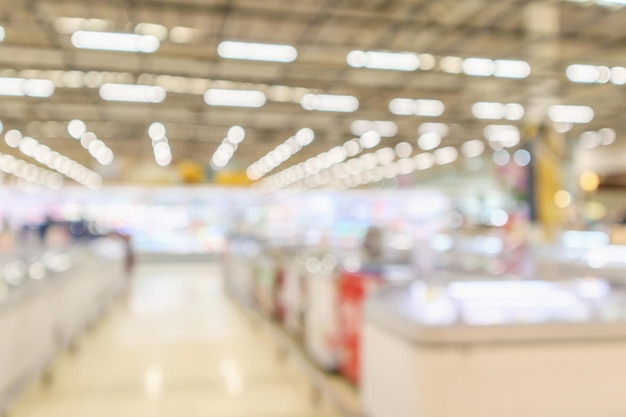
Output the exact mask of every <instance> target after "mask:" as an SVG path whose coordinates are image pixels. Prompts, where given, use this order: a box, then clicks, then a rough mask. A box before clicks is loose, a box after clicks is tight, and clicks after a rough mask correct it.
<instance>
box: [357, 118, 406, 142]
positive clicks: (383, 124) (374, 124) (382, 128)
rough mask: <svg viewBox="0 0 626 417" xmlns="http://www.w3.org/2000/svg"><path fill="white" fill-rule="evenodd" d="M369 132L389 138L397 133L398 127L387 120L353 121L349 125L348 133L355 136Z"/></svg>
mask: <svg viewBox="0 0 626 417" xmlns="http://www.w3.org/2000/svg"><path fill="white" fill-rule="evenodd" d="M370 130H375V131H377V132H378V133H380V135H381V136H383V137H386V138H390V137H393V136H395V135H396V134H397V133H398V125H397V124H396V123H395V122H392V121H388V120H355V121H353V122H352V123H351V124H350V132H352V134H354V135H357V136H360V135H362V134H363V133H365V132H368V131H370Z"/></svg>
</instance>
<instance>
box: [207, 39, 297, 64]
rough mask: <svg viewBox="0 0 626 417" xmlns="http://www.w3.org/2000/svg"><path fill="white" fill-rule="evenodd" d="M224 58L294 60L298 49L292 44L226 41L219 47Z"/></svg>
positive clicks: (218, 51) (272, 60)
mask: <svg viewBox="0 0 626 417" xmlns="http://www.w3.org/2000/svg"><path fill="white" fill-rule="evenodd" d="M217 53H218V54H219V55H220V56H221V57H222V58H230V59H244V60H252V61H270V62H293V61H295V60H296V58H297V57H298V51H297V50H296V48H294V47H293V46H291V45H276V44H269V43H248V42H233V41H224V42H221V43H220V44H219V45H218V47H217Z"/></svg>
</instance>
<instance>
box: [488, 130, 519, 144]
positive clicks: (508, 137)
mask: <svg viewBox="0 0 626 417" xmlns="http://www.w3.org/2000/svg"><path fill="white" fill-rule="evenodd" d="M483 133H484V135H485V138H487V140H489V141H490V142H494V143H496V144H499V145H501V147H505V148H510V147H512V146H515V145H517V144H518V143H519V142H520V131H519V129H518V128H517V126H513V125H488V126H485V129H483Z"/></svg>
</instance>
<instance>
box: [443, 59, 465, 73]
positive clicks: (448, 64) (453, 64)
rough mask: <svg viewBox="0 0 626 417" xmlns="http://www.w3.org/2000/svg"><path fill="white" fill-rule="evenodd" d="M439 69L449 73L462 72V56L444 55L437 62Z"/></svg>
mask: <svg viewBox="0 0 626 417" xmlns="http://www.w3.org/2000/svg"><path fill="white" fill-rule="evenodd" d="M439 65H440V67H441V70H442V71H443V72H447V73H449V74H460V73H461V72H463V58H459V57H457V56H446V57H443V58H441V61H440V63H439Z"/></svg>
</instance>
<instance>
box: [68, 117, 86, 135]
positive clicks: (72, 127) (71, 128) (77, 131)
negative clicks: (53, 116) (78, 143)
mask: <svg viewBox="0 0 626 417" xmlns="http://www.w3.org/2000/svg"><path fill="white" fill-rule="evenodd" d="M86 131H87V126H85V122H83V121H82V120H78V119H74V120H71V121H70V122H69V123H68V124H67V133H69V134H70V136H71V137H73V138H74V139H80V138H81V137H82V136H83V135H84V134H85V132H86Z"/></svg>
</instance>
